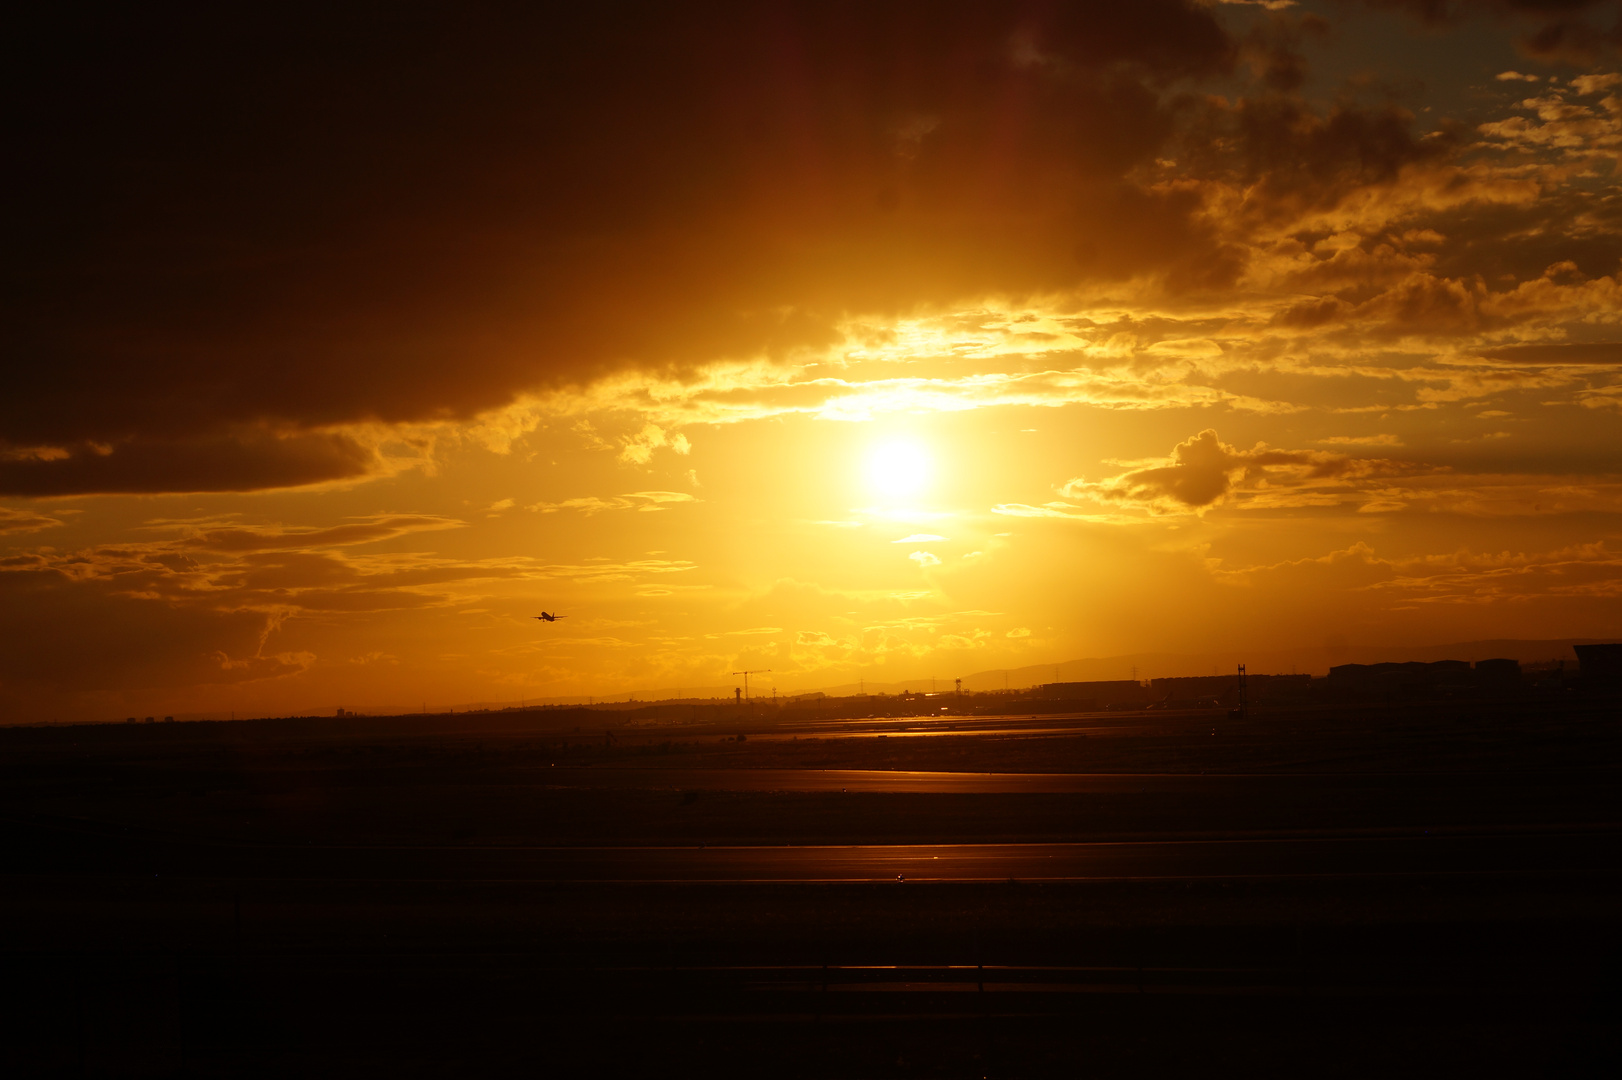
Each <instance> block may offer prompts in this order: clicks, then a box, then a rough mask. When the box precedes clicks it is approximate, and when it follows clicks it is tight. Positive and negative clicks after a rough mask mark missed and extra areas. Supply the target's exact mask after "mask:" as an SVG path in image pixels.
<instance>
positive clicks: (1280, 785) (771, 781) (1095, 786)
mask: <svg viewBox="0 0 1622 1080" xmlns="http://www.w3.org/2000/svg"><path fill="white" fill-rule="evenodd" d="M537 773H538V775H537V776H536V782H538V783H540V784H542V785H545V786H556V787H565V788H600V789H623V790H667V791H756V792H759V791H783V792H832V791H837V792H904V793H915V794H950V795H1019V794H1026V795H1074V794H1099V795H1121V794H1157V795H1207V794H1214V795H1229V794H1231V795H1233V796H1245V797H1255V796H1265V797H1272V796H1276V795H1279V794H1285V793H1291V792H1305V793H1314V794H1322V793H1325V792H1330V791H1344V792H1348V793H1350V792H1369V793H1374V792H1380V791H1416V790H1434V789H1438V788H1445V789H1458V790H1471V791H1481V790H1505V789H1510V788H1518V787H1528V786H1532V787H1536V786H1541V785H1545V784H1547V783H1550V782H1554V783H1558V784H1560V785H1567V786H1569V785H1570V784H1571V783H1572V781H1573V779H1574V777H1573V775H1572V774H1570V773H1565V774H1561V775H1557V776H1548V777H1546V776H1543V775H1540V774H1537V773H1513V774H1506V773H1466V772H1461V773H1375V774H1370V773H1211V774H1206V773H1039V772H1017V773H1016V772H924V771H910V770H901V769H693V768H673V769H662V768H633V767H619V766H602V767H597V768H560V767H553V768H550V769H545V770H537ZM1578 775H1579V776H1580V775H1581V774H1578ZM1611 775H1612V774H1606V775H1605V777H1604V779H1605V780H1606V782H1607V783H1608V782H1609V781H1610V777H1611Z"/></svg>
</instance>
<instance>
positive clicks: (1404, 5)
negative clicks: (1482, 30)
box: [1362, 0, 1622, 64]
mask: <svg viewBox="0 0 1622 1080" xmlns="http://www.w3.org/2000/svg"><path fill="white" fill-rule="evenodd" d="M1362 3H1363V5H1364V6H1366V7H1371V8H1374V9H1376V10H1382V11H1401V12H1404V13H1406V14H1408V15H1411V16H1413V17H1414V18H1415V19H1417V20H1418V21H1419V22H1420V23H1421V24H1423V25H1425V26H1429V27H1441V26H1452V25H1456V24H1458V23H1460V22H1463V21H1464V20H1466V19H1468V18H1471V17H1473V16H1480V15H1488V16H1493V17H1495V18H1499V19H1504V20H1508V21H1510V22H1512V23H1514V24H1516V25H1518V26H1520V27H1521V28H1522V30H1521V34H1520V39H1519V41H1520V46H1521V48H1522V49H1523V50H1524V51H1525V52H1527V53H1528V54H1530V55H1532V56H1535V57H1538V58H1540V59H1544V60H1565V61H1571V62H1575V63H1579V64H1589V63H1593V62H1595V61H1596V60H1599V59H1602V58H1604V57H1606V56H1607V55H1614V54H1615V52H1616V50H1617V48H1618V47H1619V46H1622V17H1619V14H1618V10H1617V4H1616V2H1615V0H1362Z"/></svg>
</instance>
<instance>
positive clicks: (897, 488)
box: [867, 441, 932, 499]
mask: <svg viewBox="0 0 1622 1080" xmlns="http://www.w3.org/2000/svg"><path fill="white" fill-rule="evenodd" d="M931 465H932V462H931V461H930V457H929V454H928V453H927V452H926V451H925V450H924V448H923V447H921V446H919V445H918V444H917V443H913V442H903V441H897V442H887V443H881V444H880V445H878V446H876V447H874V448H873V450H872V452H871V453H869V454H868V457H867V482H868V484H869V485H870V486H871V487H872V488H873V490H874V491H876V492H878V493H879V494H880V495H884V496H887V497H889V498H892V499H899V498H906V497H908V496H911V495H917V494H919V493H921V492H922V491H923V490H924V489H925V488H926V487H928V486H929V480H930V474H931V472H932V469H931Z"/></svg>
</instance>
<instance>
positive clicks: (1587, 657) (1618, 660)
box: [1576, 644, 1622, 688]
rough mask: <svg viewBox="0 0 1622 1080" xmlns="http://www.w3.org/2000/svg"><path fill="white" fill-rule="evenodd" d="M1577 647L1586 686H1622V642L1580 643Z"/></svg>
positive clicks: (1578, 660)
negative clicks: (1617, 643) (1616, 643)
mask: <svg viewBox="0 0 1622 1080" xmlns="http://www.w3.org/2000/svg"><path fill="white" fill-rule="evenodd" d="M1576 649H1577V662H1578V663H1579V664H1581V665H1582V669H1583V671H1582V674H1583V684H1584V685H1585V686H1598V687H1606V688H1618V687H1622V644H1619V645H1578V646H1576Z"/></svg>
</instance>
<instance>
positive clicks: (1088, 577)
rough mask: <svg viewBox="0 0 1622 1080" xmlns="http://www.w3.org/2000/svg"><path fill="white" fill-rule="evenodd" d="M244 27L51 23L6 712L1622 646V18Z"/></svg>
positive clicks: (18, 390)
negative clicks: (1545, 641)
mask: <svg viewBox="0 0 1622 1080" xmlns="http://www.w3.org/2000/svg"><path fill="white" fill-rule="evenodd" d="M240 8H241V6H240V5H222V6H220V7H219V8H218V10H214V11H206V10H205V11H202V12H198V11H192V12H190V13H188V14H185V15H181V14H179V13H176V12H170V13H166V9H164V8H163V7H162V6H161V5H158V6H146V5H139V6H127V7H117V8H113V9H110V10H111V12H112V13H110V14H108V15H106V16H105V17H92V16H90V15H87V14H85V13H84V12H83V11H77V12H73V13H67V14H59V15H57V16H55V17H47V16H40V17H38V18H36V20H35V21H33V22H31V23H26V24H18V25H17V26H15V27H13V29H12V32H10V33H9V34H8V38H9V40H8V43H7V45H6V52H7V57H6V71H5V74H4V76H3V78H4V79H5V81H6V83H7V87H6V90H7V93H6V101H7V104H6V106H5V108H6V111H7V114H8V115H7V121H8V125H7V126H8V133H9V138H8V152H7V157H8V168H7V170H6V176H5V181H4V183H5V185H6V200H5V204H6V209H5V221H6V233H5V236H6V239H5V243H4V245H3V247H0V259H3V260H4V273H5V277H6V282H7V287H6V289H5V292H4V301H3V302H4V305H5V312H4V315H5V317H4V323H3V329H0V334H3V341H4V349H5V354H6V363H5V370H6V376H5V383H4V386H5V389H4V393H0V571H3V572H0V640H3V641H4V643H5V648H4V650H0V722H8V723H17V722H29V721H37V720H53V719H59V720H87V719H112V718H120V717H123V716H124V715H127V714H139V715H144V714H148V713H160V714H164V713H167V714H194V713H206V712H223V711H224V710H228V709H234V710H237V711H239V712H242V713H248V712H252V713H255V714H261V713H269V712H291V711H300V712H302V711H321V712H330V711H331V709H332V708H334V707H335V706H340V705H343V706H349V707H352V708H361V709H364V708H367V707H370V706H382V705H387V704H399V705H404V704H408V703H409V704H416V703H424V702H425V703H427V704H428V705H429V706H430V707H432V706H435V705H447V704H459V703H465V702H470V701H515V702H516V701H518V700H520V699H521V698H524V699H536V698H544V697H562V696H569V695H588V694H592V695H604V696H606V695H611V694H619V695H622V696H623V695H625V694H628V693H632V692H638V691H644V690H656V689H663V688H693V689H695V690H696V689H699V688H703V692H705V693H710V692H717V693H724V692H729V690H730V687H731V686H733V685H735V684H736V683H737V682H738V681H739V680H738V679H736V678H734V677H733V676H732V675H731V674H730V673H731V672H733V671H737V670H740V669H743V668H770V669H772V674H771V675H770V676H763V677H762V678H761V680H760V681H758V682H752V684H751V685H752V686H757V687H761V688H763V689H765V690H766V691H767V692H769V691H770V688H772V687H774V686H775V687H776V688H777V689H778V691H779V692H787V693H796V692H801V691H805V690H811V689H816V688H821V687H827V686H834V685H839V684H844V683H851V682H855V681H856V680H858V679H861V678H866V679H869V680H877V681H883V682H891V681H894V680H903V679H924V680H927V679H928V678H930V677H931V676H936V677H939V678H940V679H942V680H949V679H951V678H952V677H954V676H960V675H966V674H969V673H971V672H975V671H983V670H988V669H997V668H1004V667H1018V666H1021V665H1029V664H1038V663H1044V664H1051V663H1056V662H1059V661H1065V660H1072V659H1075V658H1079V657H1102V656H1112V655H1119V654H1127V653H1133V652H1142V651H1149V650H1160V651H1173V652H1175V651H1186V652H1191V653H1199V652H1210V651H1220V650H1230V651H1232V650H1244V649H1278V648H1284V647H1289V646H1301V645H1307V646H1319V645H1323V644H1324V643H1326V642H1341V643H1347V642H1350V643H1353V644H1362V645H1391V646H1393V647H1398V646H1402V645H1419V644H1440V643H1446V642H1454V641H1468V640H1475V639H1482V638H1493V637H1506V638H1556V637H1575V636H1601V637H1603V636H1607V635H1622V377H1619V376H1622V327H1619V326H1618V325H1617V324H1618V321H1619V320H1622V288H1619V284H1618V281H1619V279H1618V272H1619V269H1622V190H1619V185H1618V173H1617V162H1618V157H1619V155H1622V57H1619V52H1618V48H1619V45H1622V21H1619V18H1622V16H1619V11H1618V5H1617V4H1615V3H1588V2H1583V0H1497V2H1490V0H1483V2H1478V3H1469V2H1450V0H1368V2H1365V3H1354V2H1352V0H1344V2H1342V0H1302V2H1299V3H1291V2H1289V0H1263V2H1254V0H1252V2H1237V0H1235V2H1231V3H1229V2H1224V3H1208V2H1201V0H1186V2H1174V0H1134V2H1133V3H1120V2H1110V3H1069V4H1066V3H1059V2H1044V3H1029V4H1020V3H999V4H966V3H912V4H907V3H896V4H887V3H855V4H838V3H809V4H790V3H745V4H696V5H658V6H637V5H616V4H594V5H585V6H583V8H582V10H581V11H580V12H577V13H576V14H574V15H572V16H559V15H558V14H557V13H555V12H551V11H541V10H525V9H519V10H517V11H514V12H505V13H504V12H503V11H502V10H501V9H499V8H496V7H484V8H478V9H474V8H473V6H472V5H463V4H445V5H437V4H429V3H424V4H407V5H378V6H375V7H367V8H364V9H363V8H361V7H360V6H356V7H355V8H354V11H353V13H351V14H343V13H341V12H336V11H335V9H334V8H333V7H331V6H329V5H312V6H309V7H307V8H306V7H300V6H298V5H291V6H290V5H265V6H262V7H260V8H258V9H256V10H254V11H248V12H244V11H242V10H240ZM543 609H544V610H546V611H550V612H562V613H564V614H565V615H567V616H568V618H567V619H566V620H564V621H561V622H558V623H555V624H546V625H543V624H542V623H540V622H538V621H536V620H534V619H532V618H531V616H533V615H537V614H539V613H540V612H541V611H542V610H543Z"/></svg>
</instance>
